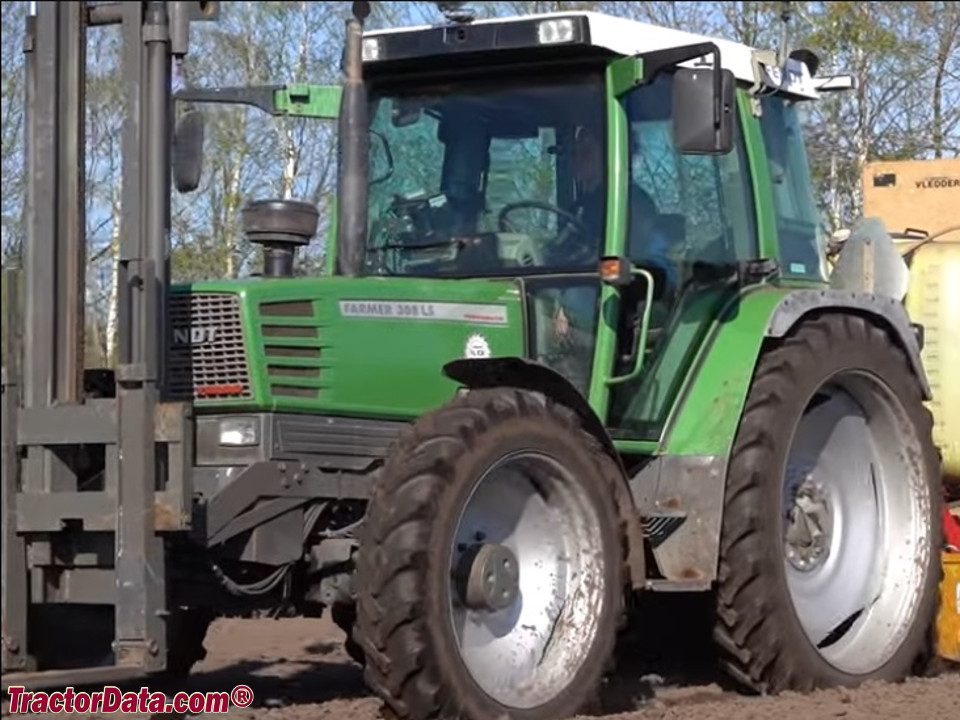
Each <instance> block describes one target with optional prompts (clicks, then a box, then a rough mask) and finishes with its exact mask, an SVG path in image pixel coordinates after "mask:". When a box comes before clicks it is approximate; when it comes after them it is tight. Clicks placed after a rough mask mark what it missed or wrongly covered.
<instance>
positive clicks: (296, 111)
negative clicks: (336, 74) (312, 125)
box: [273, 83, 343, 120]
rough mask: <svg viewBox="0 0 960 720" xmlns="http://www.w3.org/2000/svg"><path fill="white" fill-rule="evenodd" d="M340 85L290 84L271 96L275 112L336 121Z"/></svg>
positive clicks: (340, 93)
mask: <svg viewBox="0 0 960 720" xmlns="http://www.w3.org/2000/svg"><path fill="white" fill-rule="evenodd" d="M342 95H343V88H342V87H341V86H340V85H307V84H304V83H290V84H289V85H285V86H284V88H283V89H282V90H277V92H275V93H274V96H273V104H274V107H275V109H276V112H277V113H279V114H282V115H293V116H296V117H307V118H317V119H320V120H336V119H337V118H339V117H340V98H341V96H342Z"/></svg>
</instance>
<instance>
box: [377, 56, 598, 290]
mask: <svg viewBox="0 0 960 720" xmlns="http://www.w3.org/2000/svg"><path fill="white" fill-rule="evenodd" d="M516 74H517V73H516V72H514V73H513V75H514V76H515V75H516ZM603 99H604V93H603V75H602V73H601V72H597V73H595V74H593V75H588V76H583V75H581V76H576V75H573V74H571V73H569V72H567V73H565V74H563V75H562V76H560V75H557V74H555V75H554V76H544V75H542V74H541V75H539V76H538V75H531V74H529V73H528V74H526V77H525V79H524V80H521V81H517V80H511V79H499V80H497V81H491V80H490V79H489V76H488V77H487V79H485V80H484V81H482V82H481V81H459V82H445V83H436V84H434V85H430V86H427V85H425V84H423V83H422V82H421V83H418V84H417V87H416V88H415V89H406V90H405V89H403V88H402V87H399V86H396V85H391V86H389V87H388V88H385V89H384V90H383V91H379V92H378V91H377V90H376V89H374V90H373V91H372V92H371V115H370V118H371V130H372V137H371V153H370V164H371V167H370V177H371V179H372V180H373V182H372V185H371V187H370V196H369V203H370V204H369V227H370V235H369V237H368V242H367V252H366V259H365V260H366V273H367V274H380V275H414V276H422V277H477V276H497V275H501V276H503V275H521V274H522V275H527V274H542V273H557V272H576V271H594V270H595V269H596V265H597V261H598V259H599V257H600V253H601V249H602V246H603V235H604V216H605V210H606V197H605V193H604V190H603V187H604V182H603V180H604V178H605V173H606V157H605V153H604V147H605V144H604V121H605V113H604V102H603Z"/></svg>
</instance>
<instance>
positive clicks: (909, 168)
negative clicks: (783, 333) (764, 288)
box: [863, 158, 960, 663]
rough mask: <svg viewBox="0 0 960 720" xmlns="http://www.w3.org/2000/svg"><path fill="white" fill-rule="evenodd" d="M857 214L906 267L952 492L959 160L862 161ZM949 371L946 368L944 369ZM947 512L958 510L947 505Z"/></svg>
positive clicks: (940, 624)
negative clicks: (876, 226)
mask: <svg viewBox="0 0 960 720" xmlns="http://www.w3.org/2000/svg"><path fill="white" fill-rule="evenodd" d="M863 195H864V215H866V216H868V217H878V218H880V219H881V220H883V222H884V224H885V225H886V227H887V230H888V231H889V232H890V233H891V234H893V235H894V238H895V239H896V240H897V242H898V244H899V245H900V248H901V254H902V255H903V256H904V258H905V259H906V260H907V264H908V265H909V267H910V286H909V289H908V291H907V297H906V299H905V304H906V307H907V312H908V313H909V314H910V316H911V318H913V320H914V322H917V323H919V324H921V325H922V326H923V328H924V338H923V340H924V346H923V352H922V356H923V363H924V367H925V370H926V372H927V376H928V378H929V381H930V386H931V389H932V390H933V395H934V399H933V401H932V402H931V403H930V411H931V412H932V413H933V417H934V439H935V441H936V443H937V444H938V446H939V447H940V451H941V453H942V454H943V467H944V475H945V477H944V484H945V490H946V492H947V494H948V495H949V496H952V497H953V498H954V500H956V499H957V498H958V497H960V374H958V373H957V372H956V370H955V368H956V367H957V366H958V364H960V158H958V159H949V160H915V161H911V160H907V161H897V162H876V163H871V164H868V165H867V166H866V168H865V170H864V174H863ZM950 367H953V368H954V371H953V372H949V371H948V368H950ZM951 512H952V513H953V514H955V515H960V507H958V506H957V504H956V503H954V506H953V508H952V510H951ZM943 576H944V577H943V582H942V585H941V604H940V615H939V617H938V620H937V638H938V653H939V655H940V656H941V657H943V658H945V659H947V660H952V661H953V662H957V663H960V548H951V547H948V548H945V549H944V551H943Z"/></svg>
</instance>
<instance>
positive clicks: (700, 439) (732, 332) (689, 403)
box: [660, 285, 792, 457]
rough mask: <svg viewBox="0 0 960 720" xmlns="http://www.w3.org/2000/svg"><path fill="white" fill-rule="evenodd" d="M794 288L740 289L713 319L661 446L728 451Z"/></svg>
mask: <svg viewBox="0 0 960 720" xmlns="http://www.w3.org/2000/svg"><path fill="white" fill-rule="evenodd" d="M791 292H792V288H789V287H781V286H774V285H760V286H754V287H753V288H750V289H747V290H745V291H744V292H743V293H742V294H738V295H734V296H733V297H732V298H731V300H730V301H729V302H728V303H727V304H726V306H725V307H724V309H723V311H722V314H721V315H719V317H718V319H717V320H716V321H714V322H713V323H712V324H711V327H710V330H709V332H708V333H707V338H706V341H705V342H704V344H703V345H702V346H701V348H700V351H699V352H698V354H697V357H696V359H695V360H694V368H696V370H695V372H694V373H691V374H690V376H689V377H688V378H687V381H686V383H685V385H684V387H683V389H682V390H681V392H680V396H679V399H678V402H677V405H676V407H675V408H674V410H673V412H672V413H671V416H670V418H669V420H668V422H667V427H666V431H665V433H664V437H663V440H662V442H661V446H660V452H662V453H664V454H670V455H714V456H724V457H725V456H727V454H728V453H729V452H730V448H731V446H732V445H733V440H734V436H735V435H736V432H737V427H738V425H739V424H740V415H741V413H742V411H743V405H744V402H746V398H747V392H748V390H749V388H750V384H751V381H752V379H753V372H754V369H755V367H756V363H757V359H758V358H759V355H760V349H761V347H762V345H763V341H764V339H765V338H766V330H767V324H768V322H769V320H770V317H771V316H772V314H773V312H774V310H775V309H776V307H777V305H778V304H779V303H780V301H781V300H782V299H783V298H784V297H785V296H787V295H789V294H790V293H791Z"/></svg>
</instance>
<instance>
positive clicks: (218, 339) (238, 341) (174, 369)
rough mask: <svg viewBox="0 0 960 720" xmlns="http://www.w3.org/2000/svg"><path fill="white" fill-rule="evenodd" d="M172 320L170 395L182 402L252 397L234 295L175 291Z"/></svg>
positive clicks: (236, 301) (170, 313) (237, 300)
mask: <svg viewBox="0 0 960 720" xmlns="http://www.w3.org/2000/svg"><path fill="white" fill-rule="evenodd" d="M169 321H170V335H171V337H170V355H169V358H170V361H169V367H168V375H167V392H168V394H169V395H171V396H172V397H173V398H176V399H180V400H187V399H195V400H227V399H248V398H252V397H253V393H252V392H251V389H250V372H249V369H248V367H247V357H246V352H245V348H244V338H243V325H242V324H241V322H240V301H239V298H238V297H237V296H236V295H234V294H231V293H191V294H187V293H174V294H171V296H170V305H169Z"/></svg>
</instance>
